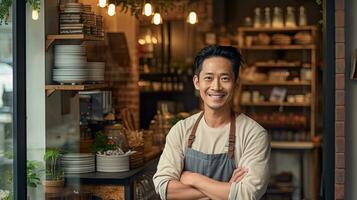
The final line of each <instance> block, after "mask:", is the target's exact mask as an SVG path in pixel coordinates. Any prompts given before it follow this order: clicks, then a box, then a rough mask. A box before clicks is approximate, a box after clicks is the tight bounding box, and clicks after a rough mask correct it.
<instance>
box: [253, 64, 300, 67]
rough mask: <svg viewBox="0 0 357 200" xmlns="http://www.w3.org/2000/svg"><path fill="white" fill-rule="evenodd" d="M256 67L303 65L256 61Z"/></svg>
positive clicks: (298, 65)
mask: <svg viewBox="0 0 357 200" xmlns="http://www.w3.org/2000/svg"><path fill="white" fill-rule="evenodd" d="M254 66H255V67H302V66H301V64H300V63H264V64H263V63H255V64H254Z"/></svg>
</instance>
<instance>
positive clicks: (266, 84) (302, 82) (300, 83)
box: [241, 81, 311, 86]
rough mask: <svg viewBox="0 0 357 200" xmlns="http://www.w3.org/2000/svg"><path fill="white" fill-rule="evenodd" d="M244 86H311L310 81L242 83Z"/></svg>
mask: <svg viewBox="0 0 357 200" xmlns="http://www.w3.org/2000/svg"><path fill="white" fill-rule="evenodd" d="M241 84H242V85H262V86H275V85H287V86H288V85H296V86H304V85H305V86H309V85H311V82H309V81H299V82H295V81H242V82H241Z"/></svg>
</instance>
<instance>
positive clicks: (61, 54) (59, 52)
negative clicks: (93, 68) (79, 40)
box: [52, 45, 89, 84]
mask: <svg viewBox="0 0 357 200" xmlns="http://www.w3.org/2000/svg"><path fill="white" fill-rule="evenodd" d="M54 54H55V55H54V62H55V63H54V69H53V70H52V77H53V81H55V82H59V83H72V84H75V83H82V82H85V81H87V80H88V75H89V71H88V69H86V66H87V56H86V49H85V46H84V45H56V46H55V53H54Z"/></svg>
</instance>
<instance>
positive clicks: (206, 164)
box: [184, 111, 236, 182]
mask: <svg viewBox="0 0 357 200" xmlns="http://www.w3.org/2000/svg"><path fill="white" fill-rule="evenodd" d="M202 117H203V112H202V113H201V115H200V116H199V117H198V119H197V121H196V122H195V124H194V126H193V128H192V131H191V134H190V137H189V139H188V147H187V150H186V152H185V164H184V171H191V172H194V173H198V174H202V175H205V176H207V177H209V178H212V179H215V180H217V181H223V182H228V181H229V180H230V178H231V176H232V174H233V171H234V169H235V168H236V167H235V161H234V144H235V129H236V127H235V114H234V112H233V111H232V115H231V124H230V130H229V141H228V142H229V146H228V153H221V154H206V153H202V152H200V151H196V150H194V149H192V143H193V142H194V139H195V137H196V130H197V127H198V124H199V122H200V120H201V119H202ZM208 134H209V133H207V137H209V135H208Z"/></svg>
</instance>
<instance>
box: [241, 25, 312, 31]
mask: <svg viewBox="0 0 357 200" xmlns="http://www.w3.org/2000/svg"><path fill="white" fill-rule="evenodd" d="M239 30H240V31H244V32H293V31H312V30H317V27H316V26H297V27H282V28H264V27H262V28H254V27H242V28H239Z"/></svg>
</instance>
